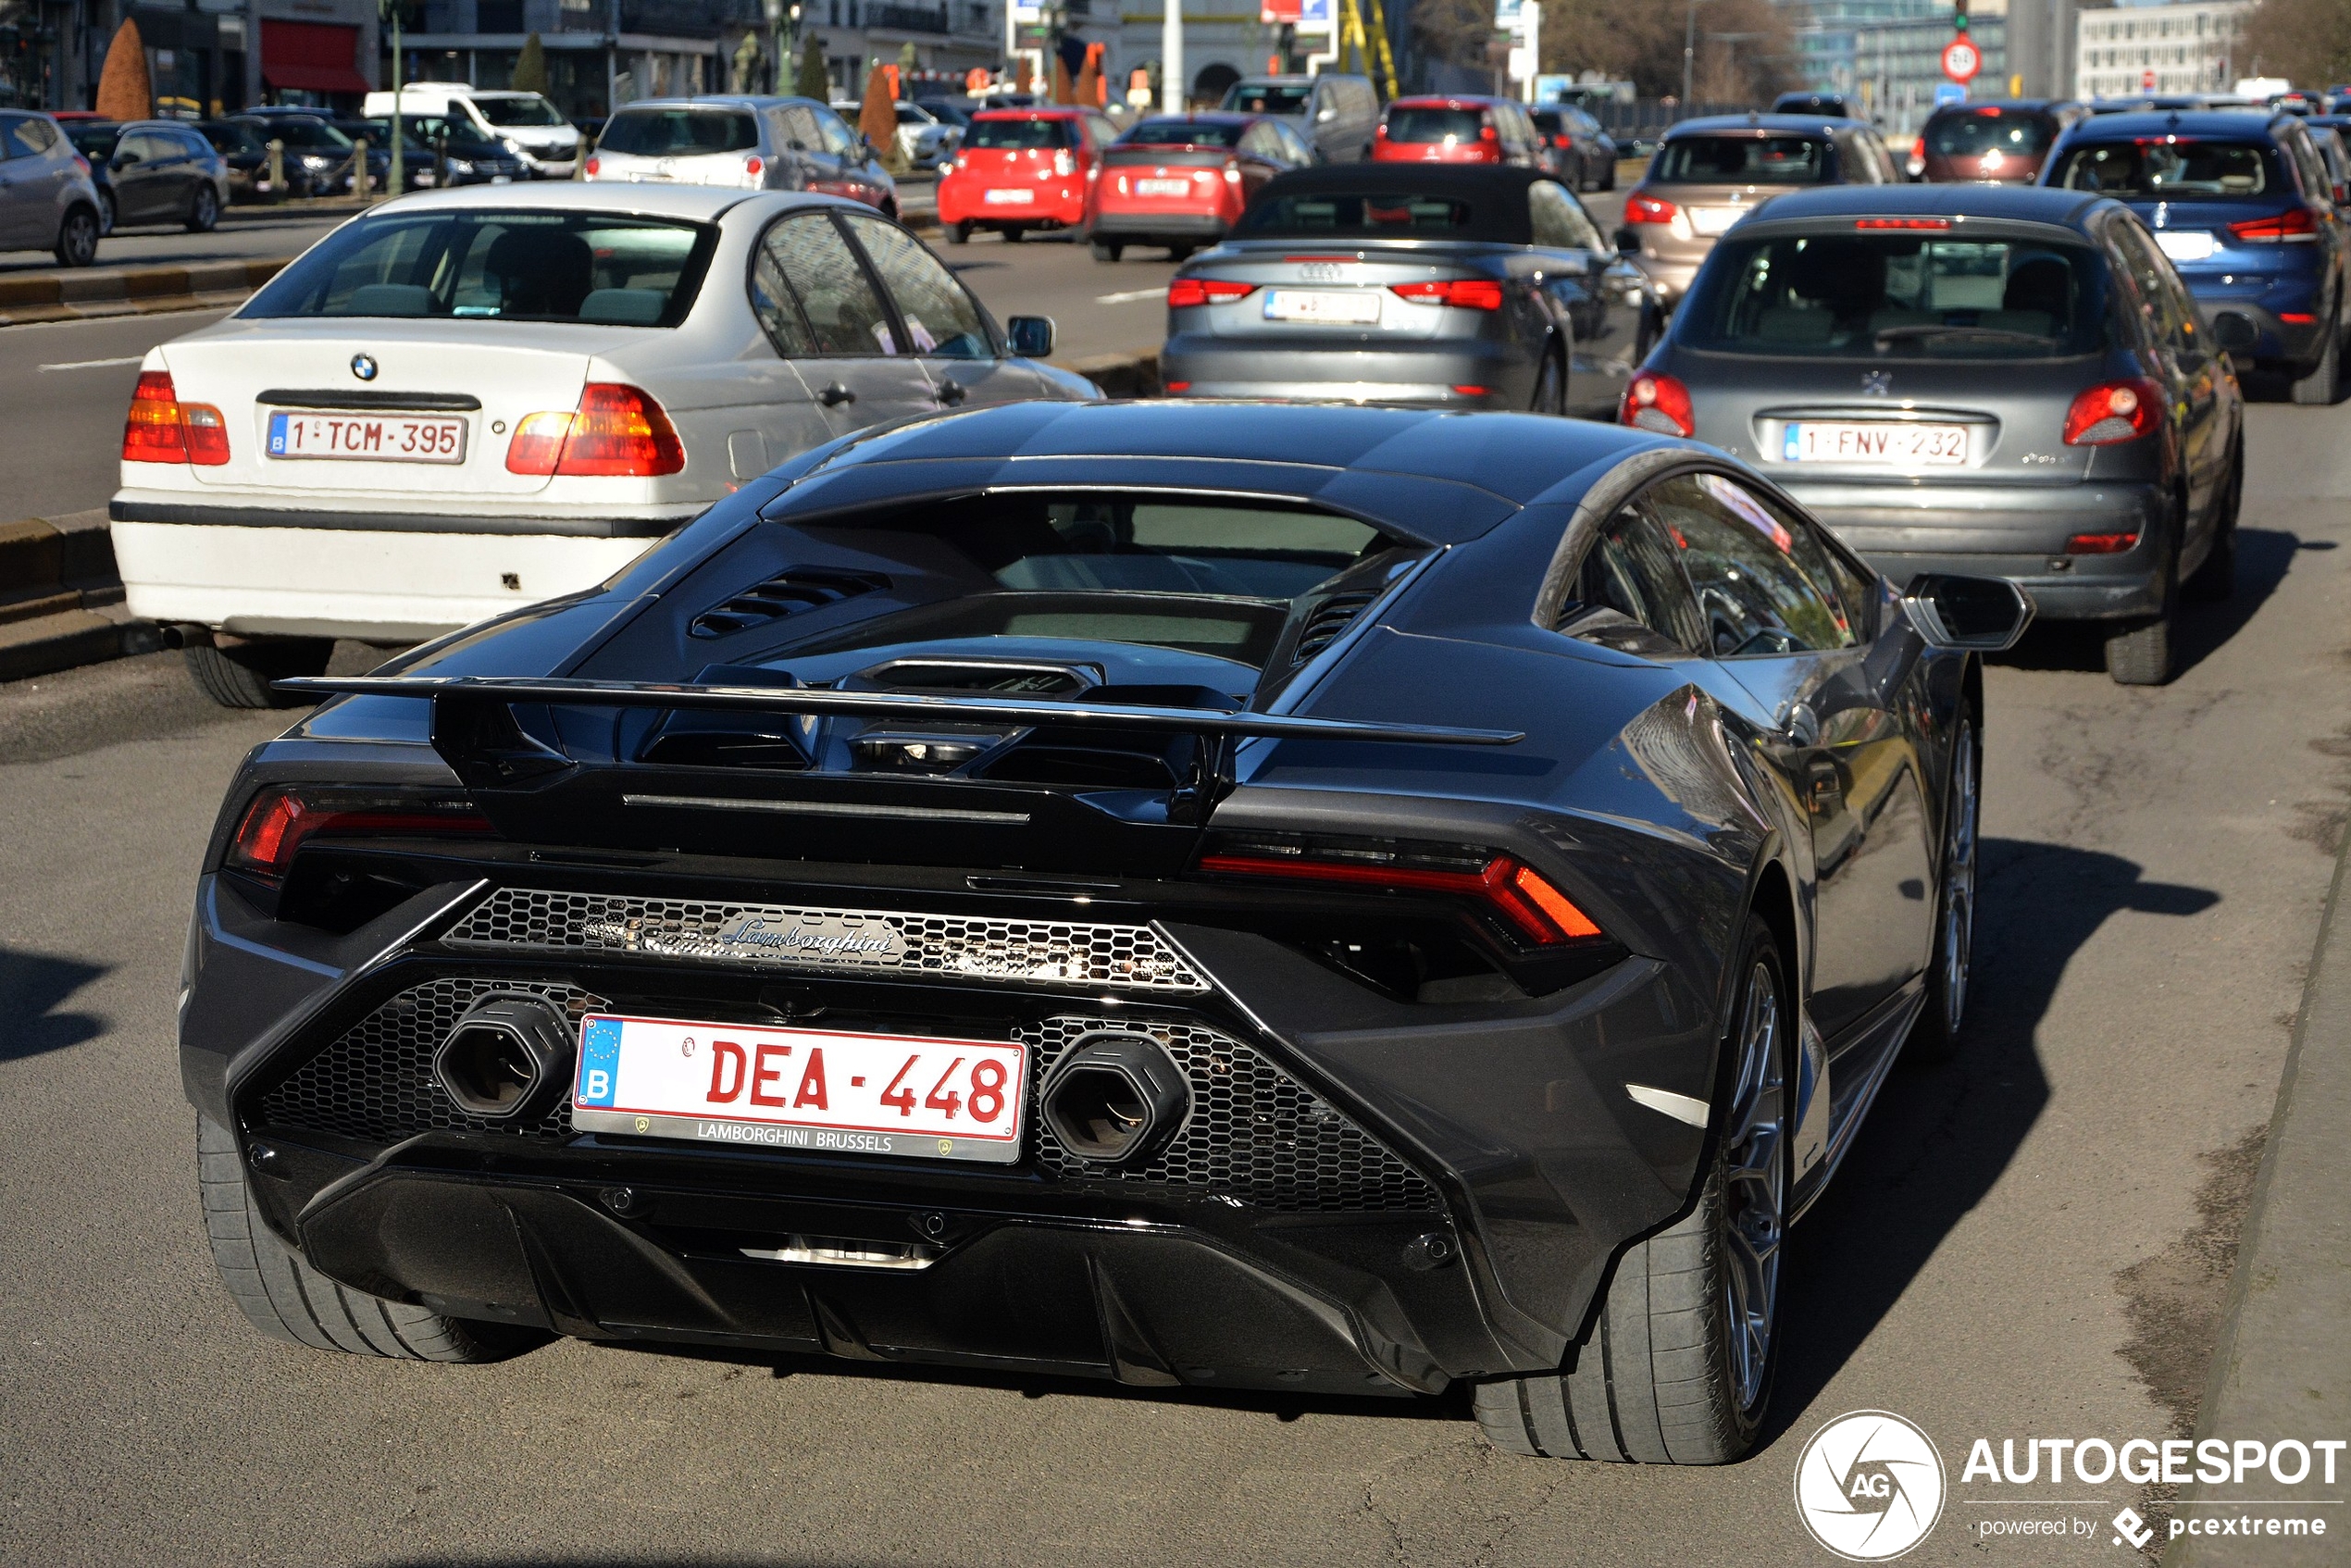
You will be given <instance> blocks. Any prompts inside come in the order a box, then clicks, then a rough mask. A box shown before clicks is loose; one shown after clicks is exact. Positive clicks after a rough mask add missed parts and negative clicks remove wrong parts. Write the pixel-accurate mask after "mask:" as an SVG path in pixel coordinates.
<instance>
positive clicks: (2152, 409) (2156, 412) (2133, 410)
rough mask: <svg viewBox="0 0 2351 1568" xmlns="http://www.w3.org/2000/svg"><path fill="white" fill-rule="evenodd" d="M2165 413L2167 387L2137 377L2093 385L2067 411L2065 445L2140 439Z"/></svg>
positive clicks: (2105, 443) (2101, 444)
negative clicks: (2164, 396)
mask: <svg viewBox="0 0 2351 1568" xmlns="http://www.w3.org/2000/svg"><path fill="white" fill-rule="evenodd" d="M2162 412H2163V389H2162V388H2161V387H2159V386H2157V385H2156V384H2155V383H2154V382H2153V381H2149V380H2140V379H2135V378H2134V379H2133V380H2128V381H2108V382H2107V383H2106V384H2105V385H2104V386H2096V387H2092V388H2090V389H2089V390H2088V391H2086V392H2083V393H2082V394H2081V395H2080V396H2078V397H2076V398H2075V399H2074V400H2073V405H2072V406H2071V408H2068V409H2067V410H2066V411H2065V444H2066V445H2068V446H2114V445H2117V444H2119V443H2120V442H2126V441H2136V440H2138V439H2139V438H2140V437H2141V436H2143V435H2146V434H2148V433H2149V432H2151V431H2152V430H2154V429H2155V427H2156V421H2157V420H2158V418H2159V417H2161V415H2162Z"/></svg>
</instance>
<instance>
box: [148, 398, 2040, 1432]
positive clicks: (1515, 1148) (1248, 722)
mask: <svg viewBox="0 0 2351 1568" xmlns="http://www.w3.org/2000/svg"><path fill="white" fill-rule="evenodd" d="M2029 613H2030V607H2029V604H2027V603H2026V602H2025V600H2024V599H2023V597H2022V596H2021V594H2020V593H2019V592H2018V591H2016V590H2015V589H2013V588H2011V587H2009V586H2008V585H2007V584H2004V583H1997V582H1984V581H1978V580H1974V579H1959V578H1945V579H1921V580H1920V581H1919V582H1916V583H1912V584H1909V585H1906V587H1905V588H1904V589H1902V590H1897V588H1895V587H1894V586H1892V585H1889V584H1888V583H1886V582H1885V581H1884V580H1882V579H1879V578H1878V577H1876V576H1875V575H1874V574H1873V573H1872V572H1871V571H1870V570H1869V569H1868V568H1867V567H1866V566H1863V565H1861V564H1860V561H1859V560H1858V559H1857V558H1856V557H1855V556H1853V555H1851V554H1848V553H1847V552H1846V551H1845V550H1843V549H1842V548H1841V547H1839V545H1838V544H1837V543H1836V541H1835V540H1834V539H1833V538H1831V537H1830V536H1829V535H1828V534H1827V532H1826V531H1825V530H1823V529H1820V528H1819V527H1817V526H1816V525H1815V524H1814V523H1813V522H1812V521H1811V520H1810V518H1808V517H1807V516H1805V515H1804V514H1803V512H1802V511H1801V510H1800V509H1799V508H1797V506H1795V505H1794V504H1791V503H1790V502H1789V501H1788V500H1787V498H1786V497H1785V496H1784V495H1783V494H1782V493H1781V492H1778V491H1777V490H1775V489H1773V487H1772V486H1771V485H1770V484H1769V483H1768V482H1766V481H1764V480H1761V479H1758V478H1757V477H1756V476H1755V475H1753V474H1752V473H1750V472H1748V470H1746V469H1744V468H1742V467H1739V466H1738V465H1736V464H1735V463H1733V462H1730V461H1728V460H1726V459H1725V458H1723V457H1722V456H1721V455H1719V454H1715V453H1713V452H1711V451H1710V450H1709V449H1705V448H1701V447H1698V446H1695V445H1691V444H1688V443H1684V442H1673V441H1669V440H1663V439H1661V438H1658V437H1655V436H1651V435H1648V434H1646V433H1643V432H1640V431H1636V430H1625V429H1611V428H1607V427H1601V426H1594V425H1582V424H1574V423H1569V422H1566V421H1561V420H1557V419H1546V418H1536V417H1528V416H1518V415H1467V416H1464V415H1447V414H1438V413H1430V412H1413V411H1405V410H1381V409H1362V408H1337V407H1316V406H1282V405H1263V406H1251V405H1237V404H1180V403H1178V404H1014V405H1009V406H1001V407H992V408H987V409H982V410H977V411H975V412H971V413H964V414H950V415H944V416H939V417H932V418H928V419H924V420H919V421H915V422H913V423H909V424H904V425H900V426H896V427H891V428H886V429H879V430H875V431H868V432H865V433H864V434H862V435H860V436H856V437H852V438H849V439H846V440H844V441H841V442H836V443H835V444H833V445H831V446H828V447H825V448H821V449H819V450H817V451H815V452H813V453H810V454H805V455H803V456H802V457H800V458H798V459H796V460H794V461H793V462H792V463H791V464H790V465H789V466H787V467H784V468H782V469H779V470H777V472H776V473H774V474H773V475H770V476H769V477H767V478H766V479H763V480H760V481H758V482H756V483H753V484H751V485H748V486H746V487H745V488H744V489H743V490H742V492H740V493H739V494H737V495H736V496H734V497H733V498H732V499H731V500H729V501H728V502H726V503H723V504H720V505H718V506H716V507H714V508H713V509H712V510H711V511H710V512H709V513H708V514H706V515H705V516H703V517H701V518H700V519H698V520H697V521H695V522H693V523H691V524H689V525H687V526H686V527H684V528H683V529H680V530H679V531H678V532H677V533H676V534H674V535H672V536H671V537H670V538H669V539H667V540H665V541H663V542H662V543H661V544H659V545H657V546H655V547H654V548H653V550H652V551H650V552H649V553H648V554H645V555H644V556H643V557H642V558H641V560H639V561H638V562H637V563H636V564H635V565H634V566H630V567H629V568H628V570H626V571H625V572H623V573H622V574H621V575H620V576H618V577H616V578H615V579H612V580H611V581H610V582H608V583H606V584H604V585H603V587H602V588H601V589H599V590H597V591H594V592H591V593H585V594H580V595H577V596H575V597H572V598H569V599H566V600H559V601H555V602H553V603H550V604H541V605H538V606H535V607H533V608H530V609H528V610H524V611H520V612H517V613H516V614H514V615H511V616H505V617H503V618H501V619H499V620H496V621H492V622H489V623H485V624H483V625H481V626H479V627H476V628H471V629H469V630H466V631H464V632H460V633H457V634H455V635H454V636H452V637H449V638H447V639H444V640H443V641H441V642H438V643H435V644H432V645H430V646H429V647H426V648H422V649H419V650H417V651H416V652H415V653H411V654H409V655H406V656H405V657H404V658H403V659H401V660H399V661H396V663H395V664H394V665H393V666H387V668H386V670H385V671H384V672H382V673H379V674H378V675H375V676H371V677H366V678H325V679H318V680H311V681H306V682H300V683H290V684H298V685H300V686H301V687H303V688H304V689H305V690H306V691H308V692H311V693H314V694H322V695H323V694H333V695H334V696H335V700H334V701H330V702H328V703H325V704H324V705H323V706H321V707H319V708H318V709H317V711H316V712H314V713H313V714H312V715H311V716H309V717H307V718H306V719H305V720H304V721H303V722H301V723H300V724H298V725H296V726H295V728H293V729H292V730H291V731H290V732H288V733H287V734H286V735H285V736H284V737H283V738H281V739H280V740H275V741H272V742H270V743H268V744H267V745H265V746H263V747H261V748H259V749H258V750H257V751H255V753H254V754H253V755H252V757H251V758H250V759H249V761H248V762H247V764H246V765H245V766H244V768H243V771H242V773H241V774H240V775H239V777H238V778H237V780H236V782H235V784H234V785H233V787H232V788H231V789H230V792H229V796H228V799H227V801H226V803H224V805H223V808H222V812H221V815H220V818H219V823H218V828H217V830H216V831H215V833H214V835H213V839H212V841H211V845H210V847H209V849H208V851H207V852H206V857H205V865H204V872H203V876H202V878H201V881H200V883H199V890H198V895H197V913H196V917H195V923H194V928H193V934H192V937H191V940H190V944H189V949H188V964H187V990H186V993H185V995H184V997H183V1000H182V1004H181V1011H180V1052H181V1061H182V1064H183V1068H184V1071H185V1075H186V1081H187V1086H188V1091H189V1094H190V1097H191V1099H192V1100H193V1101H194V1103H195V1105H196V1107H197V1110H198V1113H199V1124H198V1126H199V1142H200V1149H201V1166H202V1187H203V1193H204V1209H205V1221H206V1224H207V1225H208V1226H209V1227H210V1231H211V1238H212V1242H213V1249H214V1253H215V1256H216V1257H217V1259H218V1263H219V1265H220V1268H221V1272H222V1274H223V1276H224V1278H225V1279H226V1281H227V1283H228V1286H229V1288H230V1291H231V1293H232V1294H233V1295H234V1296H235V1298H236V1300H238V1302H239V1304H240V1305H241V1306H242V1307H243V1309H244V1311H245V1313H247V1314H248V1315H249V1316H250V1317H251V1318H252V1319H253V1321H254V1322H255V1325H258V1326H260V1327H261V1328H262V1329H264V1330H265V1331H267V1332H269V1333H271V1334H275V1335H278V1336H280V1337H281V1338H289V1339H293V1340H296V1341H299V1342H302V1343H304V1344H308V1345H313V1346H316V1347H318V1348H320V1349H339V1350H351V1351H356V1352H361V1353H372V1354H377V1355H384V1356H398V1357H417V1358H425V1359H430V1360H441V1361H469V1360H477V1359H481V1358H485V1357H489V1356H493V1355H498V1354H503V1353H508V1352H511V1351H512V1350H515V1349H517V1348H519V1347H520V1346H522V1345H524V1344H528V1343H529V1342H530V1341H531V1340H532V1338H534V1337H543V1336H544V1335H545V1334H547V1333H549V1332H553V1333H557V1334H567V1335H576V1336H579V1337H582V1338H597V1339H607V1340H636V1341H668V1342H676V1343H681V1344H698V1345H706V1346H712V1345H715V1346H728V1347H737V1348H742V1349H748V1350H753V1351H775V1352H819V1353H828V1354H831V1355H835V1356H843V1357H850V1358H854V1359H858V1360H865V1361H885V1362H901V1363H936V1364H946V1365H961V1366H976V1367H986V1368H993V1369H998V1370H1021V1371H1029V1372H1037V1373H1047V1374H1076V1375H1093V1376H1101V1377H1110V1378H1115V1379H1117V1380H1119V1381H1121V1382H1125V1383H1130V1384H1142V1385H1162V1386H1176V1385H1193V1386H1200V1387H1207V1388H1251V1389H1272V1390H1277V1391H1293V1390H1294V1391H1314V1392H1321V1393H1326V1394H1327V1393H1352V1394H1388V1395H1403V1396H1410V1395H1427V1394H1433V1393H1436V1392H1438V1391H1440V1390H1442V1389H1445V1388H1447V1387H1448V1386H1449V1385H1451V1384H1453V1383H1456V1382H1462V1381H1466V1382H1469V1383H1471V1384H1474V1385H1475V1400H1474V1403H1475V1408H1476V1411H1477V1414H1478V1418H1479V1420H1480V1422H1481V1424H1482V1425H1483V1426H1484V1428H1485V1430H1486V1433H1487V1435H1488V1436H1489V1437H1491V1438H1492V1439H1493V1440H1494V1441H1495V1442H1497V1443H1499V1444H1500V1445H1501V1446H1502V1447H1504V1448H1507V1449H1511V1450H1515V1451H1517V1452H1520V1453H1529V1454H1546V1455H1553V1456H1559V1457H1573V1456H1579V1455H1580V1456H1583V1457H1587V1458H1605V1459H1617V1460H1638V1461H1645V1462H1674V1463H1708V1462H1721V1461H1725V1460H1730V1459H1734V1458H1735V1457H1737V1456H1738V1455H1739V1454H1741V1453H1742V1452H1744V1451H1745V1450H1747V1448H1748V1446H1749V1445H1750V1444H1751V1443H1752V1441H1753V1440H1754V1436H1755V1433H1756V1431H1757V1427H1758V1424H1759V1422H1760V1417H1761V1415H1762V1412H1763V1409H1764V1405H1765V1402H1766V1400H1767V1398H1768V1396H1769V1392H1770V1387H1771V1380H1772V1366H1773V1348H1774V1344H1775V1339H1776V1329H1777V1303H1778V1300H1779V1297H1780V1289H1779V1275H1780V1267H1781V1265H1780V1243H1781V1239H1782V1237H1783V1235H1784V1233H1785V1227H1786V1226H1787V1225H1788V1224H1789V1222H1790V1221H1792V1220H1793V1219H1794V1218H1795V1217H1796V1216H1797V1214H1798V1213H1800V1212H1801V1211H1802V1210H1803V1208H1804V1207H1805V1205H1806V1204H1807V1203H1808V1202H1810V1201H1811V1200H1812V1198H1813V1197H1814V1196H1815V1195H1816V1194H1818V1193H1819V1191H1820V1190H1821V1188H1822V1185H1823V1184H1824V1183H1825V1182H1826V1181H1827V1179H1828V1177H1829V1176H1830V1173H1831V1172H1832V1171H1833V1170H1834V1169H1835V1166H1836V1164H1837V1161H1838V1158H1839V1156H1840V1155H1841V1153H1842V1152H1843V1151H1845V1149H1846V1148H1847V1147H1848V1145H1849V1143H1850V1141H1851V1139H1852V1136H1853V1133H1854V1130H1855V1128H1856V1127H1857V1126H1859V1125H1860V1121H1861V1118H1862V1116H1863V1114H1865V1113H1866V1112H1867V1110H1868V1108H1869V1105H1870V1101H1871V1099H1872V1096H1873V1095H1874V1094H1875V1092H1876V1091H1877V1089H1878V1086H1879V1084H1880V1083H1881V1082H1882V1081H1883V1079H1884V1078H1885V1074H1886V1071H1887V1068H1888V1066H1889V1065H1890V1064H1891V1063H1892V1061H1893V1059H1894V1057H1895V1055H1896V1053H1897V1051H1899V1050H1900V1049H1901V1048H1902V1046H1903V1042H1904V1040H1905V1039H1906V1038H1908V1039H1909V1041H1910V1048H1911V1049H1912V1050H1913V1051H1920V1050H1934V1051H1939V1050H1947V1049H1948V1048H1949V1047H1950V1046H1951V1044H1952V1043H1953V1041H1954V1038H1955V1036H1956V1033H1957V1030H1958V1028H1959V1017H1960V1013H1961V1008H1962V1006H1963V1004H1964V1002H1965V996H1966V984H1967V975H1968V944H1969V933H1970V922H1971V917H1972V902H1973V878H1974V866H1975V824H1976V800H1977V790H1976V780H1977V777H1978V773H1977V759H1978V755H1979V752H1980V737H1981V724H1982V699H1981V684H1980V676H1979V671H1978V668H1977V666H1976V662H1975V651H1976V650H1981V649H1988V648H1996V647H2001V646H2005V645H2006V644H2007V643H2008V642H2009V641H2013V640H2014V638H2015V636H2016V635H2017V634H2018V633H2019V632H2020V631H2021V629H2022V625H2023V621H2024V619H2025V618H2026V616H2028V615H2029Z"/></svg>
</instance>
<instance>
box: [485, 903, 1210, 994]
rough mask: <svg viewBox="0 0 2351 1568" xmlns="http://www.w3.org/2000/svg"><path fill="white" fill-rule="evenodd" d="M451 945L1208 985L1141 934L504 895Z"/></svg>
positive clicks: (1153, 985)
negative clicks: (637, 953)
mask: <svg viewBox="0 0 2351 1568" xmlns="http://www.w3.org/2000/svg"><path fill="white" fill-rule="evenodd" d="M442 940H444V941H446V942H448V943H449V944H451V945H452V946H455V947H471V948H505V949H513V948H527V949H536V950H539V951H542V952H544V951H551V950H552V951H555V952H578V953H606V952H644V953H658V954H662V955H665V956H667V957H672V958H701V959H712V960H716V961H718V962H721V963H728V964H753V965H758V966H761V967H772V968H788V969H817V970H829V971H832V972H835V973H840V972H844V971H846V972H852V973H865V974H882V975H889V976H893V977H900V976H937V977H942V978H962V979H980V980H1014V981H1027V982H1030V983H1034V984H1048V985H1085V986H1107V987H1110V988H1112V989H1119V990H1132V991H1169V992H1188V993H1195V994H1196V993H1198V992H1200V991H1204V990H1206V989H1208V985H1207V982H1206V981H1204V980H1202V979H1201V978H1200V975H1199V974H1198V973H1197V972H1196V971H1195V970H1194V969H1193V968H1192V966H1191V965H1190V964H1187V963H1186V962H1185V961H1184V960H1183V958H1182V957H1181V956H1180V955H1178V954H1177V953H1176V950H1175V949H1173V948H1171V947H1169V946H1168V945H1167V944H1166V943H1165V942H1163V941H1161V940H1159V938H1158V937H1156V936H1154V935H1153V934H1152V933H1151V931H1150V930H1149V929H1148V928H1147V927H1141V926H1088V925H1079V924H1076V923H1072V922H1067V921H1058V920H993V919H981V918H973V917H969V916H964V915H915V914H904V913H898V912H893V911H877V910H847V909H819V908H802V907H794V906H790V905H777V904H755V903H713V902H696V901H693V900H690V899H647V898H628V897H624V896H621V895H617V894H608V893H564V892H543V891H539V890H531V889H525V888H502V889H500V890H498V891H497V892H495V893H493V894H491V896H490V897H489V898H488V899H487V900H485V901H484V902H482V904H481V905H480V907H479V908H477V909H476V910H474V911H473V913H472V914H470V915H466V917H465V919H463V920H462V921H460V922H458V924H457V926H456V927H455V928H454V929H453V930H452V931H451V932H450V933H449V934H448V936H447V937H445V938H443V939H442Z"/></svg>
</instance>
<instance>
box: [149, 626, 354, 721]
mask: <svg viewBox="0 0 2351 1568" xmlns="http://www.w3.org/2000/svg"><path fill="white" fill-rule="evenodd" d="M334 651H335V645H334V644H333V643H332V642H331V641H328V640H327V639H325V638H322V637H279V638H267V639H264V640H262V641H256V642H240V643H238V644H236V645H235V646H234V647H230V648H216V647H212V646H210V645H208V644H207V645H205V646H202V647H195V648H185V649H182V650H181V651H180V653H181V656H182V657H183V658H185V659H186V660H187V662H188V674H189V675H190V676H191V677H192V678H193V679H194V680H195V683H196V686H197V688H198V689H199V690H200V691H203V692H204V694H205V696H207V697H209V698H211V699H212V700H213V701H214V702H216V703H219V704H220V705H221V706H222V707H224V708H294V707H300V706H302V705H303V704H304V703H308V702H310V701H311V699H310V698H307V697H298V696H295V695H294V694H293V693H292V692H290V691H272V690H271V689H270V685H269V683H270V682H271V681H273V680H284V679H286V678H289V677H292V676H297V675H324V674H326V673H327V661H328V659H330V658H331V657H332V656H333V654H334Z"/></svg>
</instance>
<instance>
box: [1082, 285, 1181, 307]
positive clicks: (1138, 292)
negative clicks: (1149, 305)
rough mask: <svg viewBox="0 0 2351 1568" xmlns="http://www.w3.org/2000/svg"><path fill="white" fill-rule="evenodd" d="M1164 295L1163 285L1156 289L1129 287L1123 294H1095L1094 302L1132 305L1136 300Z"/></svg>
mask: <svg viewBox="0 0 2351 1568" xmlns="http://www.w3.org/2000/svg"><path fill="white" fill-rule="evenodd" d="M1166 297H1167V290H1166V289H1165V287H1164V286H1163V287H1160V288H1156V289H1129V290H1127V291H1126V292H1125V293H1123V294H1096V295H1095V296H1094V303H1095V304H1096V305H1133V304H1134V303H1135V302H1136V301H1137V300H1157V299H1165V298H1166Z"/></svg>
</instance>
